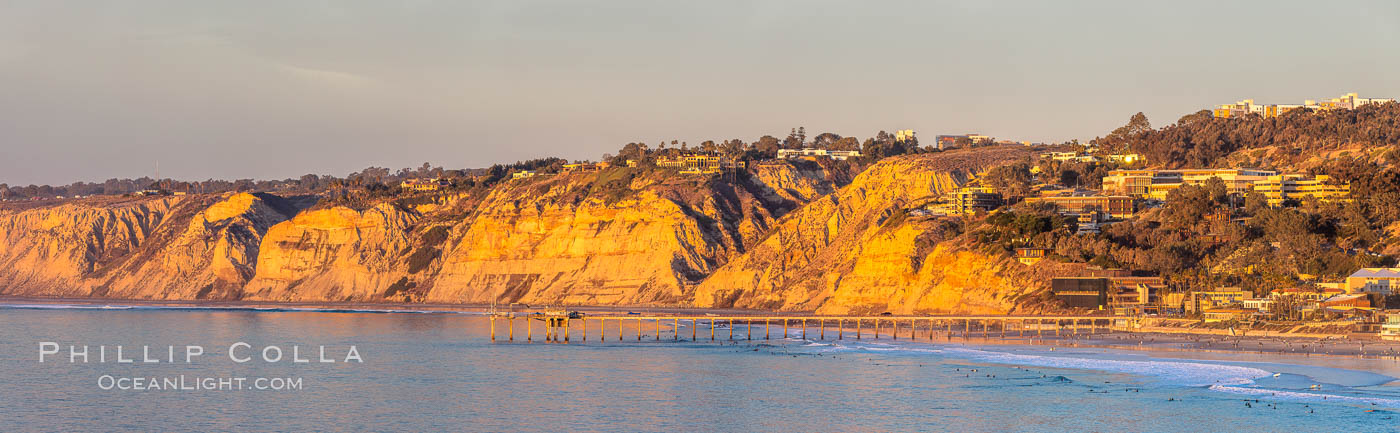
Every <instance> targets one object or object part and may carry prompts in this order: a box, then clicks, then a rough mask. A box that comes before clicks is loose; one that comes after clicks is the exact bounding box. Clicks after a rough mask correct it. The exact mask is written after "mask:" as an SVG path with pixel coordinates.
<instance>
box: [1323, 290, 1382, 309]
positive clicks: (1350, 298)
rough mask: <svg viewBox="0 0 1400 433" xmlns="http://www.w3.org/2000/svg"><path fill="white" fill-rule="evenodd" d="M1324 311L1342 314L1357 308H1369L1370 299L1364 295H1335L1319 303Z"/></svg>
mask: <svg viewBox="0 0 1400 433" xmlns="http://www.w3.org/2000/svg"><path fill="white" fill-rule="evenodd" d="M1319 306H1320V307H1322V309H1323V310H1325V311H1332V312H1344V311H1349V310H1354V309H1357V308H1371V298H1370V297H1369V296H1366V294H1365V293H1354V294H1345V295H1335V296H1332V297H1330V298H1327V299H1323V300H1322V302H1319Z"/></svg>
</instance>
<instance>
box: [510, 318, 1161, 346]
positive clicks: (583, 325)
mask: <svg viewBox="0 0 1400 433" xmlns="http://www.w3.org/2000/svg"><path fill="white" fill-rule="evenodd" d="M1136 319H1137V318H1136V317H1127V316H1074V315H1058V316H988V315H958V316H818V315H803V316H793V315H778V316H695V315H674V316H673V315H598V316H589V315H577V314H574V315H572V316H571V315H567V314H545V313H498V314H492V315H491V341H497V335H496V333H497V329H496V328H497V326H498V325H497V323H496V322H497V321H505V322H506V323H505V327H506V335H505V337H506V338H505V340H506V341H515V328H516V326H518V325H517V324H516V323H515V322H516V321H517V320H522V321H524V326H525V341H530V342H532V341H535V338H534V325H533V322H536V321H542V322H544V324H543V325H544V326H543V329H542V332H543V335H542V341H551V342H570V341H574V340H571V337H576V341H589V332H588V330H589V328H590V326H589V322H593V323H594V324H595V325H594V326H593V327H592V328H593V329H594V340H595V341H604V340H606V339H608V338H615V339H616V340H617V341H622V340H623V337H624V335H626V336H628V337H635V338H636V340H637V341H641V340H642V339H644V338H646V337H651V338H650V339H653V340H661V339H662V336H663V334H664V335H665V336H667V337H670V338H669V339H671V340H682V339H685V336H684V335H683V334H684V333H685V332H684V331H683V330H682V328H689V331H690V332H689V333H690V335H689V340H690V341H698V340H700V339H702V337H701V332H705V333H707V334H709V337H708V338H709V340H711V341H714V340H720V339H723V340H736V339H738V340H754V339H761V340H769V339H772V338H773V333H774V331H780V332H781V334H779V335H778V338H787V337H788V336H789V330H790V329H800V330H801V334H800V335H801V337H802V338H803V339H808V338H810V337H816V339H818V340H844V339H846V338H847V337H848V335H847V334H851V335H850V336H849V337H850V338H854V339H857V340H860V339H863V338H867V337H868V338H871V339H880V338H882V337H883V338H888V339H891V340H898V339H900V338H904V339H909V340H918V339H926V340H933V339H935V338H936V337H937V336H938V335H939V334H945V335H947V336H948V337H950V338H951V337H952V336H953V335H954V334H957V335H959V336H961V337H970V336H973V335H975V334H980V336H981V337H995V336H1000V337H1007V336H1010V335H1008V334H1009V333H1011V332H1014V333H1015V336H1026V335H1028V333H1034V334H1031V335H1035V336H1045V335H1056V336H1058V335H1062V334H1069V335H1076V334H1081V333H1097V332H1099V331H1100V330H1106V329H1110V328H1111V327H1112V326H1113V323H1114V322H1115V321H1120V320H1129V321H1131V320H1136ZM610 324H611V326H609V325H610ZM736 328H738V329H736ZM828 328H830V331H831V333H832V335H831V336H830V337H828V335H827V332H828ZM571 330H572V331H573V335H572V336H571V335H570V331H571ZM702 330H703V331H702ZM628 331H632V332H628ZM809 331H811V334H809ZM735 332H741V334H740V335H739V336H738V337H737V338H736V337H735ZM756 332H761V333H762V334H761V335H759V336H755V335H754V334H755V333H756ZM721 333H723V334H724V335H723V337H720V335H719V334H721Z"/></svg>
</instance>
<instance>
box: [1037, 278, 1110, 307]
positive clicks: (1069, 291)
mask: <svg viewBox="0 0 1400 433" xmlns="http://www.w3.org/2000/svg"><path fill="white" fill-rule="evenodd" d="M1050 290H1051V291H1052V292H1054V294H1055V299H1059V300H1060V302H1063V303H1064V304H1065V306H1067V307H1070V308H1083V309H1088V310H1096V309H1101V308H1103V307H1104V306H1105V305H1108V279H1107V278H1055V279H1052V280H1050Z"/></svg>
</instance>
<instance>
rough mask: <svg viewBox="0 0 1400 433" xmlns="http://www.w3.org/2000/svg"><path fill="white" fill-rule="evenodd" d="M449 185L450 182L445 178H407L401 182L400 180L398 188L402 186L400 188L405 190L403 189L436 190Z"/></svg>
mask: <svg viewBox="0 0 1400 433" xmlns="http://www.w3.org/2000/svg"><path fill="white" fill-rule="evenodd" d="M451 185H452V183H451V182H448V181H447V179H441V178H433V179H407V180H404V181H403V182H400V183H399V188H402V189H403V190H405V191H419V192H426V191H437V190H439V189H442V188H447V187H449V186H451Z"/></svg>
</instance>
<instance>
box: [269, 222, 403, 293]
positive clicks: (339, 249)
mask: <svg viewBox="0 0 1400 433" xmlns="http://www.w3.org/2000/svg"><path fill="white" fill-rule="evenodd" d="M418 218H419V215H418V213H417V212H414V211H411V210H404V209H400V208H398V207H395V206H393V205H390V204H381V205H378V206H375V207H373V208H370V209H366V210H363V211H357V210H354V209H350V208H345V207H332V208H327V209H318V210H310V211H306V212H302V213H300V214H298V215H296V217H294V218H292V219H291V220H289V221H285V222H282V223H280V224H277V225H274V226H272V227H271V228H269V229H268V230H267V233H266V234H265V235H264V236H263V237H262V242H261V244H260V245H259V247H258V251H259V252H260V254H258V255H257V262H256V263H257V265H256V268H255V269H256V271H255V274H254V275H253V278H252V281H249V282H248V284H247V286H246V287H245V288H244V294H245V295H244V297H245V299H250V300H266V301H362V300H372V299H375V298H377V297H378V296H379V295H380V294H382V293H383V292H384V291H385V290H386V288H387V287H389V286H390V285H391V284H393V283H394V282H395V281H396V280H397V279H398V278H401V277H402V275H403V274H404V273H405V272H404V271H403V270H402V269H401V268H402V266H400V263H401V262H402V259H401V257H402V256H403V255H405V253H406V252H407V249H408V246H409V232H410V230H411V229H412V227H413V224H414V223H415V222H416V221H417V220H418Z"/></svg>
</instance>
